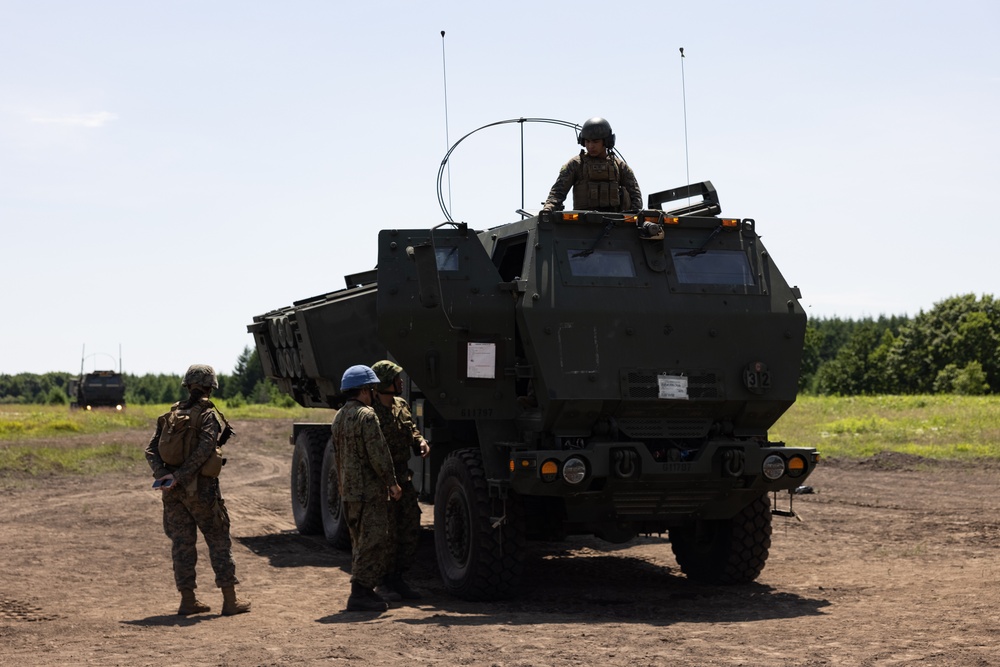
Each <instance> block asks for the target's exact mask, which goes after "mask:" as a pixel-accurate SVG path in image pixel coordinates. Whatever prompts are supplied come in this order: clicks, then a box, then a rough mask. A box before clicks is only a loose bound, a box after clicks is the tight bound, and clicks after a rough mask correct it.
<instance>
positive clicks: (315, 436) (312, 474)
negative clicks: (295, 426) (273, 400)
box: [292, 426, 330, 535]
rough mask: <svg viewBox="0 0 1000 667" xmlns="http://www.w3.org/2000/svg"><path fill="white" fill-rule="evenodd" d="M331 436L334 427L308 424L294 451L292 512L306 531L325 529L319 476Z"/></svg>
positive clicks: (296, 440) (297, 440) (298, 523)
mask: <svg viewBox="0 0 1000 667" xmlns="http://www.w3.org/2000/svg"><path fill="white" fill-rule="evenodd" d="M329 439H330V429H328V428H325V427H322V426H308V427H306V428H303V429H302V430H301V431H299V435H298V436H297V437H296V438H295V451H294V452H293V453H292V516H293V517H295V527H296V528H298V529H299V532H300V533H301V534H303V535H318V534H319V533H322V532H323V515H322V513H321V512H320V500H319V486H320V483H319V480H320V471H321V469H322V467H323V450H324V449H325V448H326V443H327V441H328V440H329Z"/></svg>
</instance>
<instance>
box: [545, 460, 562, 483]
mask: <svg viewBox="0 0 1000 667" xmlns="http://www.w3.org/2000/svg"><path fill="white" fill-rule="evenodd" d="M541 473H542V481H543V482H554V481H555V480H556V477H558V476H559V464H558V463H557V462H556V461H553V460H552V459H549V460H548V461H546V462H545V463H543V464H542V470H541Z"/></svg>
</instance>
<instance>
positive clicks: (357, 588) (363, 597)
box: [347, 581, 389, 611]
mask: <svg viewBox="0 0 1000 667" xmlns="http://www.w3.org/2000/svg"><path fill="white" fill-rule="evenodd" d="M388 608H389V604H388V603H387V602H386V601H385V600H383V599H382V598H380V597H379V596H378V594H376V593H375V591H373V590H372V589H370V588H368V587H366V586H362V585H361V584H359V583H357V582H354V581H352V582H351V595H350V597H348V598H347V611H385V610H386V609H388Z"/></svg>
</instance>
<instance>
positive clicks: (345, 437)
mask: <svg viewBox="0 0 1000 667" xmlns="http://www.w3.org/2000/svg"><path fill="white" fill-rule="evenodd" d="M378 383H379V379H378V377H377V376H376V375H375V371H373V370H372V369H371V368H369V367H368V366H360V365H359V366H351V367H350V368H348V369H347V370H346V371H345V372H344V377H343V379H342V380H341V383H340V390H341V391H342V392H344V394H345V396H346V397H347V403H346V404H345V405H344V407H342V408H341V409H340V410H338V411H337V416H336V417H334V419H333V433H332V437H333V448H334V453H335V455H336V462H337V476H338V483H339V485H340V496H341V498H342V499H343V501H344V513H345V516H346V518H347V528H348V530H349V531H350V533H351V595H350V597H348V599H347V610H348V611H385V610H386V609H388V605H387V604H386V602H385V601H384V600H383V599H382V598H381V597H379V595H378V594H377V593H375V586H377V585H379V584H380V583H382V580H383V579H384V578H385V575H386V573H387V571H388V569H389V566H390V565H391V563H390V560H391V558H392V554H393V553H394V550H393V549H392V548H391V543H390V536H389V507H388V505H387V504H386V502H385V501H386V497H389V498H392V499H393V500H399V499H400V498H401V497H402V495H403V490H402V489H401V488H400V486H399V484H398V483H397V482H396V475H395V472H394V470H393V464H392V455H391V454H390V452H389V447H388V446H387V445H386V444H385V439H384V438H383V437H382V429H381V428H380V427H379V422H378V417H376V416H375V411H374V410H373V409H372V407H371V405H372V403H373V402H374V400H375V387H376V385H378Z"/></svg>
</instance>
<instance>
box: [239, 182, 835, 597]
mask: <svg viewBox="0 0 1000 667" xmlns="http://www.w3.org/2000/svg"><path fill="white" fill-rule="evenodd" d="M692 197H694V198H697V199H698V201H697V202H696V203H695V204H689V205H686V206H684V207H682V208H678V209H674V210H664V207H663V204H664V203H667V202H673V201H678V200H681V199H688V200H689V201H690V199H691V198H692ZM378 248H379V254H378V268H377V271H372V272H368V273H365V274H357V275H354V276H348V277H347V286H345V288H344V289H341V290H338V291H336V292H332V293H328V294H324V295H321V296H318V297H314V298H312V299H306V300H304V301H300V302H296V303H295V304H293V305H292V306H291V307H287V308H283V309H280V310H276V311H272V312H269V313H266V314H264V315H261V316H258V317H255V318H254V322H253V324H251V325H250V326H249V330H250V331H251V332H252V333H253V335H254V338H255V342H256V345H257V349H258V351H259V353H260V357H261V360H262V362H263V365H264V370H265V373H266V374H267V375H268V376H269V377H272V378H274V379H275V380H276V381H277V382H278V384H279V385H280V386H281V388H282V389H283V390H284V391H286V392H288V393H289V394H291V395H292V396H294V397H295V399H296V400H297V401H298V402H299V403H301V404H302V405H306V406H314V407H319V406H325V407H337V406H338V405H339V404H340V401H341V400H342V397H340V395H339V392H338V390H337V387H338V386H339V382H340V377H341V375H342V373H343V371H344V370H345V369H346V368H347V367H349V366H351V365H353V364H357V363H366V364H369V365H370V364H372V363H374V362H375V361H377V360H378V359H382V358H385V357H390V358H392V359H394V360H395V361H397V362H398V363H399V364H400V365H401V366H403V368H404V369H405V372H406V374H407V376H408V383H407V384H408V392H409V398H410V400H411V403H412V404H413V407H414V413H415V415H417V416H418V418H419V422H420V423H419V426H420V427H421V428H422V430H423V432H424V434H425V436H426V437H427V439H428V440H429V441H430V442H431V443H432V453H431V456H430V458H429V459H419V458H414V460H413V461H411V469H412V471H413V472H414V484H415V485H416V487H417V490H418V491H419V492H420V493H421V495H422V497H423V498H424V499H425V500H427V501H430V502H433V504H434V535H435V543H436V552H437V559H438V564H439V568H440V571H441V575H442V578H443V580H444V582H445V584H446V586H447V588H448V589H449V590H450V591H452V592H453V593H455V594H457V595H459V596H461V597H465V598H469V599H485V598H495V597H503V596H506V595H509V594H510V593H511V592H512V591H513V590H515V588H516V583H517V579H518V575H519V574H520V571H521V568H522V558H521V556H522V553H523V545H524V541H525V540H526V539H533V538H537V539H558V538H562V537H565V536H567V535H575V534H592V535H596V536H598V537H600V538H603V539H605V540H608V541H611V542H616V543H620V542H626V541H628V540H630V539H632V538H633V537H635V536H636V535H638V534H648V533H658V534H660V533H668V534H669V537H670V543H671V546H672V549H673V552H674V554H675V557H676V559H677V561H678V564H679V566H680V568H681V570H682V571H683V572H684V573H685V574H686V575H688V576H689V577H691V578H694V579H698V580H701V581H707V582H713V583H741V582H748V581H752V580H753V579H755V578H756V577H757V576H758V575H759V574H760V572H761V570H762V569H763V567H764V564H765V561H766V559H767V555H768V549H769V547H770V534H771V516H772V513H781V514H789V513H791V497H792V496H791V492H792V490H794V489H795V488H796V487H797V486H799V485H800V484H802V482H803V481H804V480H805V479H806V478H807V477H808V476H809V474H810V473H811V472H812V471H813V469H814V467H815V465H816V462H817V460H818V455H817V453H816V451H815V450H814V449H812V448H795V447H789V446H786V445H785V444H784V443H782V442H773V441H770V440H769V438H768V429H769V428H770V427H771V426H772V425H773V424H774V422H775V421H776V420H777V419H778V418H779V417H780V416H781V415H782V413H784V412H785V410H787V409H788V407H789V406H790V405H792V403H793V402H794V400H795V396H796V390H797V385H798V377H799V367H800V362H801V355H802V347H803V340H804V335H805V328H806V316H805V313H804V312H803V310H802V308H801V306H800V304H799V301H798V299H799V296H800V295H799V293H798V289H797V288H794V287H791V286H789V285H788V283H787V282H786V281H785V279H784V278H783V277H782V275H781V273H780V272H779V271H778V269H777V267H776V266H775V264H774V262H773V261H772V259H771V257H770V254H769V253H768V252H767V250H766V249H765V247H764V245H763V243H762V242H761V239H760V236H759V235H758V232H757V224H756V222H755V220H753V219H752V218H724V217H721V208H720V206H719V203H718V196H717V193H716V192H715V190H714V188H713V187H712V185H711V183H708V182H705V183H700V184H696V185H692V186H686V187H682V188H675V189H672V190H666V191H663V192H659V193H655V194H653V195H651V196H650V197H649V200H648V204H647V208H646V209H645V210H643V211H640V212H638V213H599V212H593V211H555V212H545V213H542V214H540V215H539V216H533V217H528V218H526V219H523V220H520V221H517V222H513V223H510V224H506V225H502V226H499V227H495V228H492V229H488V230H485V231H475V230H473V229H471V228H469V227H468V226H467V225H465V224H454V223H448V224H445V225H439V226H437V227H434V228H429V229H407V230H383V231H381V232H379V236H378ZM328 440H329V425H304V424H303V425H296V426H295V428H294V431H293V435H292V441H293V443H294V444H295V454H294V456H293V470H292V505H293V511H294V513H295V516H296V522H297V524H298V525H299V528H300V530H303V531H304V532H310V531H312V532H319V531H321V530H322V531H324V532H325V533H326V535H327V537H328V538H330V539H331V540H332V541H335V542H338V543H340V544H344V543H345V541H346V530H345V527H344V525H343V521H342V520H341V517H340V508H339V497H338V495H337V491H336V475H335V474H332V465H333V464H332V453H331V452H330V451H329V447H328V442H327V441H328ZM777 492H785V493H787V494H788V497H787V498H788V500H787V505H786V507H787V509H781V510H779V509H777ZM772 493H773V494H775V501H774V503H775V507H772V501H771V500H770V499H769V497H768V494H772Z"/></svg>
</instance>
